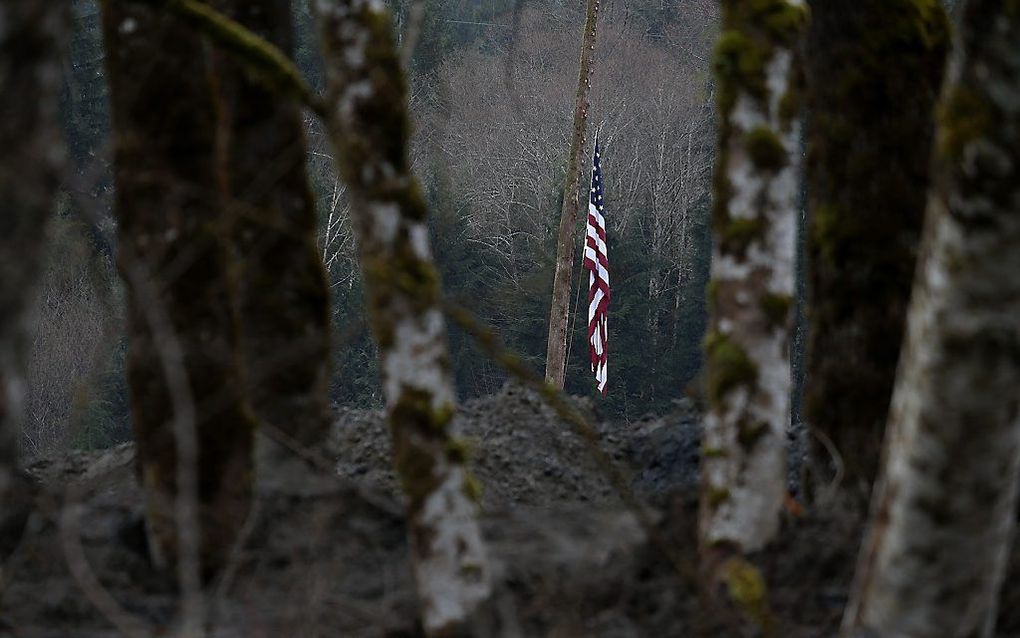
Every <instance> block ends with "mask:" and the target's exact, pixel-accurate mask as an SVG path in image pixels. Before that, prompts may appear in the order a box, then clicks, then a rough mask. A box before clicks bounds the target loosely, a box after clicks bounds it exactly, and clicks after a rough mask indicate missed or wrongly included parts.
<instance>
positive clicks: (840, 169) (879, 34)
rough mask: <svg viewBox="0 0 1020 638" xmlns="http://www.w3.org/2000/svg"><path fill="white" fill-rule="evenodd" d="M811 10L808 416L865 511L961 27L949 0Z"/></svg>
mask: <svg viewBox="0 0 1020 638" xmlns="http://www.w3.org/2000/svg"><path fill="white" fill-rule="evenodd" d="M810 5H811V9H812V20H811V27H810V28H809V36H808V46H807V48H808V51H807V55H806V65H807V67H806V68H807V86H808V97H807V108H808V111H809V112H810V114H811V115H810V119H809V122H808V129H809V130H808V160H807V178H808V191H809V210H810V217H811V219H810V224H811V233H810V264H811V274H810V277H811V280H810V284H811V285H810V289H809V295H810V303H809V309H808V312H809V316H810V320H811V329H810V334H809V353H808V357H809V360H808V370H807V379H808V383H807V387H806V388H805V393H806V395H805V397H804V401H805V406H804V408H805V416H806V418H807V421H808V422H809V423H810V424H811V425H812V426H814V427H815V428H817V429H819V430H820V431H821V432H822V433H824V434H825V435H827V436H828V437H829V438H830V439H831V440H832V441H833V442H834V444H835V446H836V448H837V449H838V450H839V453H840V455H841V456H842V462H843V466H844V470H845V482H844V487H846V488H848V489H849V490H851V492H854V493H856V495H858V496H859V497H860V498H861V500H862V501H863V500H864V499H866V498H867V496H868V494H869V493H870V485H871V482H872V480H873V479H874V476H875V472H876V470H877V466H878V459H879V455H880V442H881V440H882V430H883V427H884V423H885V417H886V414H887V412H888V407H889V397H890V395H891V393H892V386H893V378H894V375H895V371H896V363H897V361H898V359H899V350H900V341H901V339H902V334H903V328H904V318H905V314H906V306H907V299H908V297H909V293H910V283H911V279H912V276H913V271H914V264H915V261H916V258H917V246H918V244H919V242H920V236H921V225H922V218H923V216H924V202H925V197H926V191H927V187H928V163H929V159H930V157H931V142H932V134H933V133H932V132H933V128H934V115H933V109H934V104H935V100H936V97H937V94H938V89H939V86H940V84H941V79H942V74H943V66H944V63H945V55H946V50H947V47H948V43H949V35H948V33H949V28H948V22H947V18H946V15H945V12H944V11H943V9H942V6H941V4H940V2H939V0H919V1H916V0H863V1H861V0H814V1H813V2H811V3H810ZM819 454H820V455H824V452H821V451H820V452H819Z"/></svg>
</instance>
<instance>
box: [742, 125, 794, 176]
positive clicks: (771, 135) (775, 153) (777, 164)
mask: <svg viewBox="0 0 1020 638" xmlns="http://www.w3.org/2000/svg"><path fill="white" fill-rule="evenodd" d="M744 143H745V144H746V145H747V153H748V154H749V155H750V156H751V161H752V162H754V165H755V167H756V168H759V169H761V170H763V171H771V172H775V171H778V170H780V169H781V168H783V167H784V166H786V164H787V157H786V149H785V148H784V147H783V142H782V140H780V139H779V135H777V134H776V132H775V131H773V130H772V129H771V128H769V127H767V126H758V127H755V128H754V129H752V130H750V131H748V133H747V135H746V137H745V139H744Z"/></svg>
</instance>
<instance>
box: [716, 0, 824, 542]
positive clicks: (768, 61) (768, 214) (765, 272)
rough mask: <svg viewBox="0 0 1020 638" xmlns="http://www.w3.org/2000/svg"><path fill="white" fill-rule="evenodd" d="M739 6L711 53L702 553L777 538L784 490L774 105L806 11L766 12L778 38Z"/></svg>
mask: <svg viewBox="0 0 1020 638" xmlns="http://www.w3.org/2000/svg"><path fill="white" fill-rule="evenodd" d="M742 5H746V3H742V2H733V3H730V4H729V5H724V31H723V34H722V36H721V39H720V44H719V50H718V56H719V58H720V60H719V62H720V64H719V68H720V69H722V71H721V73H720V75H721V77H720V85H721V89H720V94H721V100H720V104H721V106H722V109H723V113H722V117H723V118H724V121H723V124H722V126H721V133H720V145H721V146H720V154H719V161H718V165H717V169H716V170H717V171H718V172H719V174H718V175H717V180H716V181H717V192H716V199H717V201H716V213H715V238H714V249H713V261H712V279H713V281H712V284H711V286H712V293H711V294H712V321H711V327H710V334H709V337H708V339H707V342H706V348H707V373H708V393H709V398H710V401H711V405H710V411H709V413H708V416H707V418H706V422H705V434H704V447H703V454H702V472H703V490H704V491H703V494H702V507H701V515H700V533H701V539H702V543H703V545H704V546H705V547H708V548H713V547H719V548H728V549H731V550H735V551H738V552H744V553H746V552H753V551H756V550H758V549H761V548H762V547H763V546H764V545H765V544H766V543H767V542H769V541H770V540H771V539H772V538H773V537H774V536H775V534H776V532H777V531H778V527H779V513H780V510H781V508H782V504H783V496H784V493H785V488H786V450H785V443H786V426H787V423H788V422H789V413H790V361H789V339H790V307H791V303H790V301H791V299H792V297H793V282H794V251H795V227H796V211H797V174H798V171H797V162H798V153H797V146H798V135H799V132H798V120H797V118H796V117H790V116H789V114H788V113H786V110H785V109H784V108H783V104H784V100H785V99H787V96H788V93H790V92H791V91H792V90H794V89H795V84H794V83H795V81H796V79H795V78H796V77H797V76H796V73H797V69H796V65H797V63H798V62H797V56H796V53H795V46H796V41H797V32H798V31H799V25H801V24H803V18H804V10H803V6H802V5H803V3H802V2H801V1H800V0H777V1H776V2H775V3H774V6H773V7H772V9H771V10H772V11H773V12H775V13H776V14H780V13H784V14H785V15H788V16H792V18H793V24H794V25H795V28H794V29H793V30H792V31H791V32H790V33H787V34H784V35H783V37H780V34H776V33H772V32H770V31H768V30H766V29H765V28H764V27H763V26H762V25H760V24H758V23H757V20H759V19H760V16H759V15H757V14H755V13H754V12H750V11H749V10H748V9H747V7H746V6H742ZM749 49H753V50H754V53H755V54H756V55H759V56H760V58H761V68H760V69H757V70H755V71H754V72H752V73H750V74H749V73H748V72H747V71H748V70H747V69H746V68H745V69H741V70H739V71H738V70H737V66H732V67H727V66H726V65H727V56H737V57H743V58H746V57H748V55H749V54H748V52H747V51H748V50H749ZM727 68H728V69H729V73H728V72H727Z"/></svg>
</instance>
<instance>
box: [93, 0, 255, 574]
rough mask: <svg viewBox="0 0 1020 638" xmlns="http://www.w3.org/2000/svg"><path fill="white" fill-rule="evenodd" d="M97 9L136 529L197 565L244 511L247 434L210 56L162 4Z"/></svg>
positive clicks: (224, 545)
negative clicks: (122, 289) (135, 478)
mask: <svg viewBox="0 0 1020 638" xmlns="http://www.w3.org/2000/svg"><path fill="white" fill-rule="evenodd" d="M103 8H104V15H103V21H104V32H105V38H106V50H107V56H106V61H107V68H108V79H109V83H110V94H111V103H112V109H113V136H114V179H115V183H116V189H117V193H116V201H115V213H116V218H117V222H118V233H119V247H120V249H119V260H120V264H119V265H120V267H121V271H122V273H123V275H124V277H125V280H126V282H127V289H128V345H129V355H128V381H129V386H130V399H131V406H132V417H133V421H134V428H135V439H136V442H137V447H138V462H139V470H140V473H141V479H142V484H143V486H144V488H145V492H146V522H147V528H148V532H149V538H150V543H151V549H152V550H153V553H154V555H155V556H156V557H157V560H165V561H168V562H174V561H177V560H178V559H181V560H182V561H183V560H184V559H188V560H189V561H191V562H194V561H193V560H192V558H189V556H190V555H191V554H194V553H195V551H196V546H197V551H198V552H199V554H200V555H199V560H200V562H201V566H202V569H203V571H204V572H205V575H206V576H209V575H211V574H212V573H213V572H214V571H215V569H216V567H217V566H218V565H219V564H220V563H221V561H222V560H224V559H225V558H226V557H227V555H228V550H229V548H230V546H231V544H232V543H233V541H234V540H235V538H236V535H237V532H238V530H239V528H240V526H241V524H242V523H243V521H244V518H245V516H246V514H247V512H248V509H249V501H250V492H251V481H252V440H253V420H252V419H251V417H250V414H249V413H248V411H247V410H246V409H245V408H244V406H243V404H242V396H241V375H240V369H239V364H238V343H237V317H236V314H235V310H236V308H235V297H236V294H235V290H234V285H233V282H232V275H231V271H230V262H229V255H228V250H227V242H226V240H225V239H226V238H225V221H226V219H225V215H224V207H223V205H222V202H221V197H220V194H219V192H220V190H219V188H220V183H219V176H218V174H217V159H216V157H217V155H216V124H217V116H216V108H215V103H214V97H213V90H212V84H211V82H210V79H211V76H210V67H209V64H208V61H207V56H206V53H205V47H204V45H203V42H202V40H201V38H200V37H199V36H198V35H197V34H196V33H195V31H194V29H192V28H191V27H190V26H188V25H186V24H184V23H183V22H181V21H180V20H179V19H178V18H176V17H175V16H173V15H171V14H170V13H168V12H167V11H165V9H163V8H162V7H160V6H158V5H156V4H153V3H150V2H135V1H132V0H108V1H107V2H105V3H104V5H103ZM196 506H197V508H196ZM182 564H183V563H179V569H182V568H181V567H180V565H182ZM182 578H183V576H182Z"/></svg>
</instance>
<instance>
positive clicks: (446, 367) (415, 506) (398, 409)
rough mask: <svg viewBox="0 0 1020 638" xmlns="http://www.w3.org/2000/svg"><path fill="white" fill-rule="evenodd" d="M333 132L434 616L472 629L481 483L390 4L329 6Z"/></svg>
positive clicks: (445, 625)
mask: <svg viewBox="0 0 1020 638" xmlns="http://www.w3.org/2000/svg"><path fill="white" fill-rule="evenodd" d="M317 6H318V7H319V11H320V12H321V14H322V15H321V21H322V23H323V29H324V37H323V42H324V46H325V49H326V63H327V64H326V66H327V77H328V84H329V88H328V92H329V95H328V101H329V103H330V104H333V105H335V108H334V111H333V112H332V114H331V118H330V119H331V122H330V135H331V137H332V140H333V146H334V152H335V154H336V157H337V161H338V165H339V169H340V173H341V175H342V176H343V178H344V180H345V181H346V182H347V185H348V187H349V189H350V194H351V203H352V207H351V212H352V215H353V217H354V227H355V231H356V232H357V235H358V244H359V252H360V261H361V267H362V273H363V276H364V282H365V293H366V296H367V305H368V310H369V317H370V320H371V323H372V329H373V332H374V335H375V339H376V342H377V343H378V346H379V356H380V368H381V370H382V376H383V379H382V380H383V390H384V393H385V395H386V407H387V413H388V417H389V422H390V428H391V431H392V436H393V450H394V457H395V459H394V460H395V464H396V469H397V473H398V474H399V476H400V479H401V482H402V484H403V487H404V491H405V492H406V494H407V497H408V506H409V510H410V511H409V517H408V518H409V521H410V535H411V548H412V558H413V560H414V572H415V579H416V582H417V588H418V593H419V597H420V600H421V602H422V609H423V620H424V626H425V630H426V632H427V633H428V634H430V635H434V636H438V635H447V632H451V631H453V630H454V629H455V628H457V627H459V626H462V625H463V624H464V623H465V621H466V620H467V619H468V618H469V616H470V615H471V613H472V612H473V611H474V609H475V608H476V607H477V606H478V604H479V603H480V602H481V601H482V600H484V599H485V598H487V597H488V595H489V592H490V582H489V578H490V575H489V563H488V558H487V557H486V553H485V548H484V545H483V543H482V537H481V531H480V529H479V525H478V521H477V512H478V504H477V500H476V499H477V494H476V490H477V487H476V483H475V482H474V479H472V478H471V477H470V476H469V475H468V473H467V471H466V469H465V467H464V462H465V459H464V447H463V444H462V443H461V442H460V441H458V440H457V439H456V438H454V437H453V435H452V434H451V432H450V422H451V421H452V419H453V415H454V392H453V386H452V380H451V378H450V361H449V355H448V352H447V347H446V326H445V321H444V319H443V313H442V310H441V307H440V301H441V299H440V284H439V276H438V273H437V271H436V267H435V265H434V263H433V259H432V252H431V247H430V242H429V230H428V226H427V219H426V218H427V213H428V210H427V208H426V204H425V200H424V198H423V196H422V192H421V189H420V186H419V184H418V181H417V179H415V177H414V175H413V173H412V172H411V167H410V163H409V160H408V138H409V134H410V121H409V118H408V113H407V86H406V82H405V78H404V73H403V70H402V69H401V66H400V59H399V56H398V54H397V51H396V49H395V47H394V43H393V36H392V32H391V21H390V17H389V15H388V13H387V12H386V11H385V9H384V8H383V5H382V4H381V3H373V2H357V1H355V0H337V1H335V2H320V3H318V5H317Z"/></svg>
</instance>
